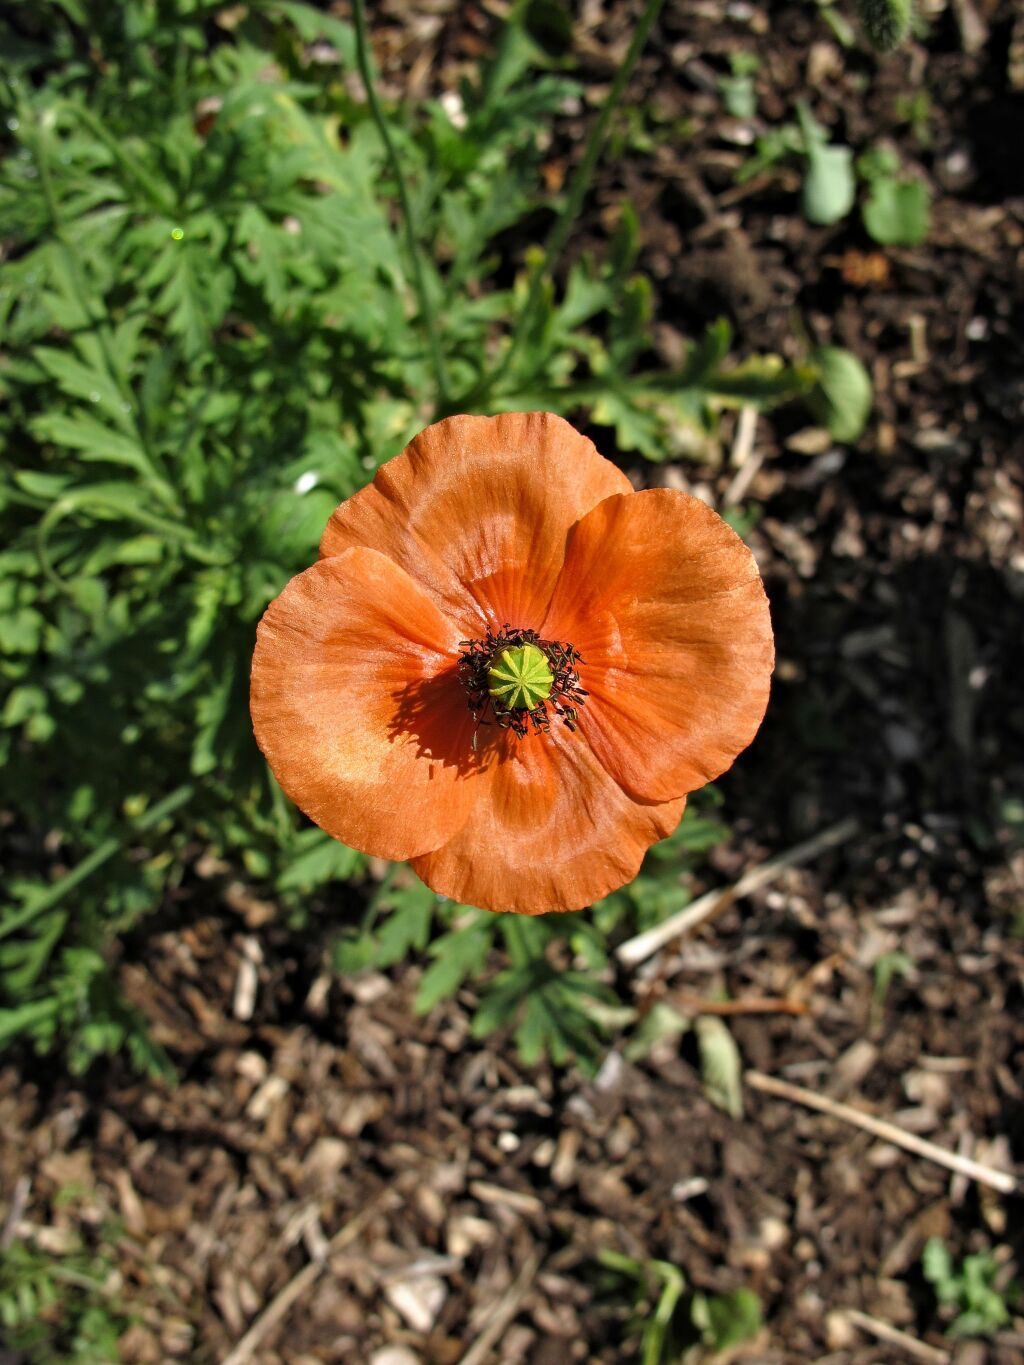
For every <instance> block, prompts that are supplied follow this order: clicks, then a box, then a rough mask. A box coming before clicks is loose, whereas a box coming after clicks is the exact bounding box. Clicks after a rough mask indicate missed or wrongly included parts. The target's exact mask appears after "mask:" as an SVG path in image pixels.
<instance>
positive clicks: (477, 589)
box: [320, 412, 630, 638]
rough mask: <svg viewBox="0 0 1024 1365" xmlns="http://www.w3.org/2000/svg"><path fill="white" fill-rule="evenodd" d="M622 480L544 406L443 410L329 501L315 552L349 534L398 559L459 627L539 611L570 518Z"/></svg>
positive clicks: (531, 622) (532, 622)
mask: <svg viewBox="0 0 1024 1365" xmlns="http://www.w3.org/2000/svg"><path fill="white" fill-rule="evenodd" d="M629 491H630V485H629V480H628V479H627V478H626V476H625V475H624V474H622V473H620V471H619V470H617V469H616V468H615V466H614V465H613V464H611V463H610V462H609V461H608V460H605V459H604V458H603V457H602V456H600V455H599V454H598V453H597V451H596V450H595V448H594V445H593V443H592V442H591V441H589V440H587V438H586V437H585V436H581V435H580V433H579V432H578V431H576V430H574V428H573V427H571V426H570V425H569V423H568V422H565V421H563V419H562V418H561V417H556V416H555V415H554V414H553V413H549V412H509V413H502V414H500V415H499V416H497V417H468V416H461V417H449V418H447V419H446V420H445V421H443V422H437V423H435V424H434V425H433V426H430V427H427V429H426V430H425V431H423V432H421V433H420V434H419V436H417V437H416V439H415V440H414V441H412V442H411V444H410V445H409V446H407V447H406V449H405V450H404V451H403V452H402V454H401V455H397V456H396V457H395V458H394V459H393V460H389V461H388V462H387V463H386V464H384V465H382V466H381V468H380V469H379V470H378V471H377V475H376V477H375V478H374V480H373V483H372V484H370V485H369V486H368V487H367V488H364V489H362V490H361V491H360V492H358V493H356V494H355V495H354V496H353V497H351V498H349V499H348V500H347V501H346V502H343V503H342V504H341V506H340V507H338V508H337V510H336V511H335V512H334V514H333V516H332V517H331V519H330V521H329V522H328V525H327V529H326V530H325V532H324V535H323V539H322V540H321V542H320V554H321V556H323V557H329V556H332V555H337V554H341V553H342V552H343V551H344V550H347V549H349V548H350V547H351V546H353V545H366V546H369V547H370V548H372V549H376V550H380V551H381V552H382V553H383V554H386V555H387V556H388V557H389V558H390V559H393V560H394V561H395V563H396V564H399V565H401V567H402V568H403V569H405V570H406V571H407V572H408V573H409V574H411V575H412V577H413V578H415V579H416V580H417V581H418V582H419V583H420V584H421V586H423V587H424V588H425V589H426V590H427V591H428V592H429V593H430V595H431V596H432V597H433V598H434V599H435V601H436V602H437V603H438V604H439V605H441V606H442V607H443V609H444V610H445V611H446V612H447V613H448V614H450V615H452V616H453V617H454V619H456V620H457V621H458V622H459V625H460V628H461V630H462V632H463V637H464V638H469V637H473V636H480V635H483V634H484V633H485V631H486V629H487V627H488V626H490V627H492V628H493V629H495V630H500V628H501V627H502V626H503V625H504V624H505V623H506V622H508V623H510V624H511V625H513V626H516V627H520V628H529V629H537V628H538V627H539V626H540V623H541V621H542V620H543V619H544V613H545V611H546V610H547V606H548V602H549V601H550V598H551V594H552V592H553V591H554V587H555V583H556V581H557V578H558V574H559V572H560V570H561V567H562V560H563V557H564V554H565V538H566V535H567V533H568V531H569V529H570V527H571V526H572V525H573V524H574V523H575V522H576V521H578V520H579V518H580V517H582V516H583V515H584V514H585V513H586V512H589V511H590V509H591V508H592V507H594V506H595V505H596V504H597V503H599V502H600V501H601V500H602V499H603V498H607V497H609V496H611V495H612V494H614V493H627V492H629Z"/></svg>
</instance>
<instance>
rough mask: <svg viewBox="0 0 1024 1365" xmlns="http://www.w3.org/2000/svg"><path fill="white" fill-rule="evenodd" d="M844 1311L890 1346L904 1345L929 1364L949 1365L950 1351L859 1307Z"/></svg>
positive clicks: (866, 1330)
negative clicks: (943, 1349)
mask: <svg viewBox="0 0 1024 1365" xmlns="http://www.w3.org/2000/svg"><path fill="white" fill-rule="evenodd" d="M843 1312H844V1314H845V1315H846V1317H847V1319H848V1320H849V1321H850V1322H851V1323H852V1324H853V1325H854V1327H859V1328H861V1330H862V1331H864V1332H870V1333H871V1335H872V1336H873V1337H877V1338H878V1340H879V1341H887V1342H888V1343H889V1345H890V1346H902V1347H903V1349H904V1350H905V1351H906V1352H907V1354H908V1355H912V1356H916V1357H917V1359H918V1360H927V1361H928V1365H949V1361H950V1359H951V1356H950V1354H949V1352H948V1351H940V1350H939V1348H938V1347H937V1346H929V1345H927V1343H926V1342H923V1341H918V1339H917V1337H912V1336H911V1335H910V1333H909V1332H901V1331H900V1329H899V1328H898V1327H890V1326H889V1324H888V1323H887V1322H882V1321H881V1320H880V1319H879V1318H873V1317H871V1316H870V1314H868V1313H862V1312H861V1311H860V1309H859V1308H844V1309H843Z"/></svg>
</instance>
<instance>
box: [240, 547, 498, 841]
mask: <svg viewBox="0 0 1024 1365" xmlns="http://www.w3.org/2000/svg"><path fill="white" fill-rule="evenodd" d="M457 659H458V630H457V629H456V628H455V627H454V626H453V625H452V624H451V622H449V621H448V620H447V619H446V618H445V616H444V615H443V614H442V613H441V612H440V611H439V610H438V608H437V606H436V605H435V603H433V602H432V601H430V599H429V598H428V597H427V596H426V595H425V594H424V592H423V590H422V589H421V588H420V587H419V586H418V585H417V584H416V583H414V582H413V580H412V579H411V578H410V577H409V575H408V574H407V573H405V571H404V570H402V569H400V568H399V567H398V566H397V565H396V564H393V563H392V562H391V560H390V559H388V558H387V557H386V556H384V555H382V554H378V553H377V551H375V550H365V549H355V550H349V551H348V552H347V553H346V554H344V555H340V556H337V557H335V558H332V559H323V560H321V561H320V562H319V563H318V564H314V565H313V567H312V568H310V569H307V570H306V571H305V572H304V573H301V574H299V575H298V577H296V578H293V579H292V580H291V582H290V583H289V584H288V585H287V587H286V588H285V589H284V591H283V592H282V593H281V595H280V597H277V598H275V600H274V601H273V602H271V604H270V606H269V607H268V608H267V610H266V613H265V614H264V617H263V620H262V621H261V622H260V625H259V630H258V633H257V641H256V653H255V656H254V658H253V666H252V684H251V707H252V718H253V726H254V729H255V732H256V740H257V743H258V744H259V746H260V748H261V749H262V750H263V752H264V754H265V755H266V758H267V761H268V763H269V764H270V767H271V769H272V770H273V773H274V776H275V777H276V778H277V780H278V782H279V783H280V784H281V786H282V787H283V789H284V790H285V792H286V793H287V794H288V796H290V797H291V799H292V800H293V801H294V802H295V803H296V805H298V806H299V807H301V809H302V810H304V811H305V812H306V814H307V815H308V816H309V817H310V819H312V820H315V821H316V823H317V824H318V825H319V826H320V827H321V828H322V829H325V830H326V831H327V833H328V834H331V835H333V836H334V838H335V839H340V840H342V841H343V842H344V843H346V844H349V845H350V846H351V847H353V848H357V849H360V850H361V851H362V852H364V853H371V854H375V855H377V856H378V857H381V858H396V859H398V858H409V857H411V856H413V855H414V854H417V853H424V852H426V851H427V850H428V849H432V848H437V847H438V845H440V844H442V843H444V842H445V841H446V840H447V839H450V838H451V836H452V835H453V834H454V833H455V831H456V830H458V829H459V828H460V827H461V826H462V824H463V823H464V822H465V819H466V816H467V814H468V812H469V808H470V788H471V787H472V785H473V784H472V782H471V781H470V780H469V779H470V778H471V776H472V749H471V744H472V729H473V724H472V718H471V716H470V714H469V711H468V709H467V707H466V697H465V693H464V691H463V689H462V687H461V686H460V685H459V682H458V679H457V677H456V675H455V672H454V670H455V666H456V663H457Z"/></svg>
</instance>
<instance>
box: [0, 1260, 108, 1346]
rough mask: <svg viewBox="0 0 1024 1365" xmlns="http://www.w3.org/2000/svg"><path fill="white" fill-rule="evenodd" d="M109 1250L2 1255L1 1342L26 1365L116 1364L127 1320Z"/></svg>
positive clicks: (0, 1290)
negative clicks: (118, 1294)
mask: <svg viewBox="0 0 1024 1365" xmlns="http://www.w3.org/2000/svg"><path fill="white" fill-rule="evenodd" d="M115 1284H116V1272H114V1269H113V1266H112V1263H111V1262H110V1260H109V1258H108V1256H107V1254H106V1253H105V1252H104V1251H102V1250H101V1251H96V1252H94V1251H91V1250H89V1249H88V1248H86V1247H79V1248H78V1249H76V1250H73V1251H70V1252H68V1253H67V1254H64V1255H60V1256H53V1255H49V1254H46V1253H44V1252H42V1251H39V1250H37V1249H36V1248H35V1247H32V1246H29V1245H27V1244H25V1243H22V1242H15V1243H14V1244H13V1245H12V1246H9V1247H8V1248H6V1250H4V1251H0V1338H2V1340H3V1342H4V1345H5V1346H7V1347H9V1348H10V1349H11V1350H12V1351H14V1352H17V1353H18V1359H19V1360H24V1361H25V1362H26V1365H116V1362H117V1361H119V1360H120V1359H121V1355H120V1351H119V1349H118V1338H119V1337H120V1336H121V1335H122V1334H123V1333H124V1331H125V1330H126V1329H127V1327H128V1319H127V1316H126V1314H125V1312H124V1310H123V1308H122V1307H121V1305H120V1304H119V1302H118V1300H117V1296H116V1294H115V1293H113V1292H112V1286H113V1285H115Z"/></svg>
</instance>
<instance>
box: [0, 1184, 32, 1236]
mask: <svg viewBox="0 0 1024 1365" xmlns="http://www.w3.org/2000/svg"><path fill="white" fill-rule="evenodd" d="M31 1191H32V1182H31V1180H29V1178H28V1176H27V1175H19V1176H18V1180H17V1183H16V1184H15V1186H14V1193H13V1194H12V1195H11V1207H10V1208H9V1209H8V1210H7V1217H6V1219H5V1220H4V1226H3V1231H2V1232H0V1251H9V1250H10V1249H11V1247H12V1245H13V1244H14V1239H15V1237H16V1236H17V1235H18V1224H19V1223H20V1222H21V1215H22V1214H23V1213H24V1212H25V1205H26V1204H27V1203H28V1197H29V1194H30V1193H31Z"/></svg>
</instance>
